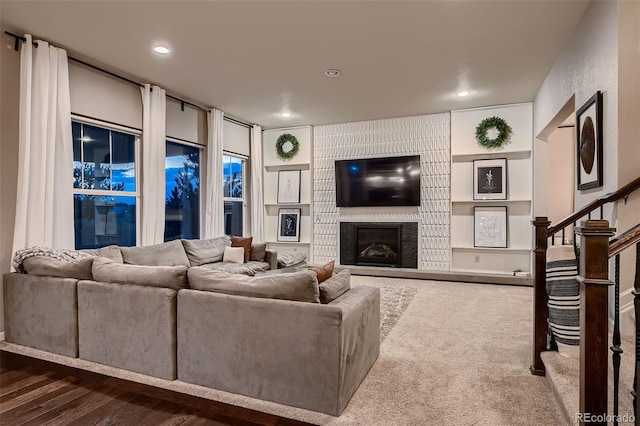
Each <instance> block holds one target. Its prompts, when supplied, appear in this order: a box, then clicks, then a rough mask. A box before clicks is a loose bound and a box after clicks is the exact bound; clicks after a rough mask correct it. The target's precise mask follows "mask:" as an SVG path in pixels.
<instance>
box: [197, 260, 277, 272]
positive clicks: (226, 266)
mask: <svg viewBox="0 0 640 426" xmlns="http://www.w3.org/2000/svg"><path fill="white" fill-rule="evenodd" d="M200 266H202V267H203V268H208V269H215V270H216V271H222V272H228V273H230V274H242V275H250V276H253V275H255V274H256V272H264V271H268V270H269V264H268V263H267V262H258V261H257V260H250V261H248V262H247V263H231V262H214V263H207V264H205V265H200Z"/></svg>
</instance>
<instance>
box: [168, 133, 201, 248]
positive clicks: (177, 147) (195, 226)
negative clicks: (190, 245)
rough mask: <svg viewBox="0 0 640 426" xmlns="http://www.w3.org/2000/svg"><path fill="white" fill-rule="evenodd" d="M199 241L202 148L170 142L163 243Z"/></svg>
mask: <svg viewBox="0 0 640 426" xmlns="http://www.w3.org/2000/svg"><path fill="white" fill-rule="evenodd" d="M177 238H186V239H192V238H200V149H199V148H195V147H193V146H190V145H183V144H179V143H176V142H172V141H167V157H166V160H165V227H164V240H165V241H170V240H175V239H177Z"/></svg>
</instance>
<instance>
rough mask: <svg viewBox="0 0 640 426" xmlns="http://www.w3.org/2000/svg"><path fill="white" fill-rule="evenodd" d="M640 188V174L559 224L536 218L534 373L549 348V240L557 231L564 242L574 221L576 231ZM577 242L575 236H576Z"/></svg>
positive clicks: (538, 372)
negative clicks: (606, 206) (547, 271)
mask: <svg viewBox="0 0 640 426" xmlns="http://www.w3.org/2000/svg"><path fill="white" fill-rule="evenodd" d="M639 188H640V177H638V178H636V179H635V180H633V181H631V182H630V183H628V184H627V185H625V186H623V187H622V188H620V189H619V190H618V191H616V192H613V193H610V194H606V195H603V196H602V197H599V198H598V199H596V200H594V201H593V202H591V203H589V204H587V205H586V206H584V207H583V208H582V209H580V210H578V211H577V212H575V213H573V214H571V215H570V216H568V217H566V218H564V219H563V220H561V221H560V222H558V223H557V224H555V225H553V226H551V222H550V221H549V219H548V218H547V217H536V218H535V220H534V221H533V222H532V224H533V226H534V227H535V249H534V250H533V253H534V268H533V269H534V270H533V284H534V290H533V364H532V365H531V367H530V370H531V373H532V374H535V375H539V376H544V374H545V370H544V364H543V363H542V359H541V358H540V354H541V353H542V352H544V351H546V350H548V348H547V346H548V344H547V333H548V319H549V308H548V306H547V302H548V296H547V291H546V264H547V248H548V244H549V240H551V244H552V245H553V244H555V237H556V234H558V233H560V234H561V235H562V242H561V244H564V243H565V241H566V239H565V237H566V235H565V234H566V229H567V227H569V226H571V225H573V228H574V230H573V232H574V233H575V232H576V229H575V226H576V224H577V223H578V221H579V220H581V219H584V218H587V219H588V220H589V219H591V216H592V213H593V212H594V211H596V210H598V209H599V210H600V219H602V217H603V206H604V205H605V204H608V203H613V202H616V201H618V200H621V199H624V198H626V197H628V196H629V194H631V193H632V192H634V191H635V190H637V189H639ZM572 240H573V242H574V246H575V237H574V238H573V239H572Z"/></svg>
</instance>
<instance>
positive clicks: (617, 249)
mask: <svg viewBox="0 0 640 426" xmlns="http://www.w3.org/2000/svg"><path fill="white" fill-rule="evenodd" d="M639 242H640V223H639V224H637V225H636V226H634V227H633V228H631V229H629V230H628V231H627V232H625V233H623V234H621V235H619V236H617V237H616V238H614V239H613V240H611V241H609V257H610V258H611V257H613V256H615V255H616V254H618V253H621V252H623V251H624V250H626V249H627V248H629V247H631V246H632V245H635V244H637V243H639Z"/></svg>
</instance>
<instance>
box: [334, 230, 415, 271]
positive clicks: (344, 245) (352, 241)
mask: <svg viewBox="0 0 640 426" xmlns="http://www.w3.org/2000/svg"><path fill="white" fill-rule="evenodd" d="M340 264H342V265H362V266H386V267H400V268H417V267H418V224H417V223H414V222H406V223H378V222H371V223H370V222H341V223H340Z"/></svg>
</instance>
